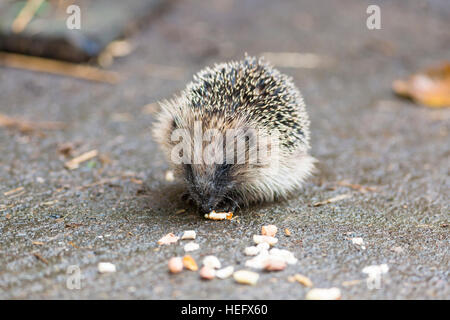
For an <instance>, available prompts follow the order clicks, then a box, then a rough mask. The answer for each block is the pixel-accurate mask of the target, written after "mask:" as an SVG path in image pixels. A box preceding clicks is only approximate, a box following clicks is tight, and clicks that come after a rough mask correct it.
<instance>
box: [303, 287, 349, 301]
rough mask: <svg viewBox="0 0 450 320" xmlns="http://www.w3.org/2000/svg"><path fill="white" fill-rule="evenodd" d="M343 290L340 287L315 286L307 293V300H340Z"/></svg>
mask: <svg viewBox="0 0 450 320" xmlns="http://www.w3.org/2000/svg"><path fill="white" fill-rule="evenodd" d="M339 299H341V290H339V288H329V289H321V288H314V289H311V290H309V292H308V293H307V294H306V300H339Z"/></svg>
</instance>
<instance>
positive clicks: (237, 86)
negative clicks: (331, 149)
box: [153, 56, 315, 213]
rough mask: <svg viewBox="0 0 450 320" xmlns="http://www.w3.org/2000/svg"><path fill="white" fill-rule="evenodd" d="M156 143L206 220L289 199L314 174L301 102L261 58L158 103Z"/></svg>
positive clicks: (197, 80)
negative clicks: (217, 214) (208, 216)
mask: <svg viewBox="0 0 450 320" xmlns="http://www.w3.org/2000/svg"><path fill="white" fill-rule="evenodd" d="M153 135H154V138H155V140H156V141H157V142H158V143H159V144H160V145H161V146H162V148H163V150H164V151H165V153H166V156H167V157H168V159H169V160H170V161H171V164H172V166H173V169H174V172H175V174H176V176H177V177H180V178H183V180H184V181H185V182H186V187H187V192H186V193H185V194H184V195H183V198H184V199H185V200H190V201H193V202H194V203H195V204H196V205H197V206H198V207H199V209H200V210H201V211H203V212H206V213H208V212H211V211H212V210H215V211H234V210H235V209H236V208H238V207H245V206H248V205H250V204H253V203H258V202H264V201H274V200H277V199H285V198H287V197H289V196H290V195H292V194H293V193H294V192H295V191H297V190H298V189H299V188H300V187H301V185H302V183H303V181H304V179H305V178H306V177H307V176H308V175H310V173H311V171H312V170H313V168H314V161H315V160H314V158H312V157H311V156H309V155H308V149H309V120H308V115H307V113H306V111H305V105H304V102H303V98H302V96H301V94H300V92H299V90H298V89H297V88H296V87H295V86H294V84H293V82H292V79H291V78H289V77H287V76H286V75H283V74H281V73H280V72H279V71H278V70H276V69H274V68H273V67H272V66H271V65H269V64H268V63H266V62H265V61H264V60H263V59H262V58H261V59H256V58H254V57H249V56H246V57H245V59H244V60H242V61H239V62H229V63H222V64H216V65H215V66H214V67H212V68H206V69H204V70H202V71H200V72H199V73H197V74H196V75H195V76H194V80H193V81H192V82H191V83H189V84H188V85H187V87H186V88H185V89H184V90H183V91H182V92H181V95H179V96H175V97H174V98H173V99H172V100H170V101H163V102H162V103H161V112H160V113H159V114H158V115H157V122H156V124H155V126H154V129H153ZM255 159H256V160H255Z"/></svg>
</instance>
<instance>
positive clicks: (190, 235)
mask: <svg viewBox="0 0 450 320" xmlns="http://www.w3.org/2000/svg"><path fill="white" fill-rule="evenodd" d="M196 235H197V234H196V233H195V231H194V230H186V231H185V232H184V233H183V235H182V236H181V240H194V239H195V237H196Z"/></svg>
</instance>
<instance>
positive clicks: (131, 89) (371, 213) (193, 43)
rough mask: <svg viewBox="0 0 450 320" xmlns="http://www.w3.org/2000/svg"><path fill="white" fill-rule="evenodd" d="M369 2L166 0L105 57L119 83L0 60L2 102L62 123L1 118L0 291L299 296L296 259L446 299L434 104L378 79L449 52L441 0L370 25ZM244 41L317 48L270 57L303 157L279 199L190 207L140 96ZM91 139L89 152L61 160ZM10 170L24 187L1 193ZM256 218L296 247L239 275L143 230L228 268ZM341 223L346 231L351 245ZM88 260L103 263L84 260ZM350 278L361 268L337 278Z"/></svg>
mask: <svg viewBox="0 0 450 320" xmlns="http://www.w3.org/2000/svg"><path fill="white" fill-rule="evenodd" d="M368 4H369V3H368V2H364V1H359V0H346V1H269V0H258V1H256V0H252V1H250V0H247V1H232V0H227V1H225V0H220V1H219V0H214V1H202V2H199V1H193V0H188V1H183V2H178V3H176V4H175V5H174V6H173V7H172V8H171V10H169V11H168V12H167V13H165V14H164V16H161V17H160V18H159V19H158V20H156V21H153V22H152V23H151V24H150V25H149V27H148V28H146V29H145V30H144V31H142V32H141V33H139V34H136V35H135V36H134V37H132V38H131V39H130V41H131V43H132V44H133V45H134V46H135V50H134V52H133V53H132V54H130V55H129V56H127V57H124V58H121V59H118V60H117V61H116V62H115V63H114V65H113V66H112V67H111V69H112V70H115V71H117V72H119V73H120V74H121V75H122V76H123V77H124V81H122V82H121V83H120V84H118V85H107V84H97V83H91V82H86V81H81V80H76V79H72V78H66V77H58V76H51V75H45V74H38V73H32V72H27V71H21V70H13V69H5V68H0V97H1V99H0V112H1V113H4V114H7V115H9V116H21V117H24V118H26V119H29V120H34V121H50V120H51V121H63V122H65V123H67V124H68V125H69V126H68V128H67V129H65V130H61V131H46V132H45V135H44V136H39V135H24V134H20V133H18V132H16V131H14V130H6V129H5V128H0V150H1V152H0V298H1V299H22V298H26V299H73V298H75V299H78V298H83V299H93V298H98V299H108V298H111V299H133V298H139V299H142V298H144V299H304V298H305V295H306V293H307V292H308V290H309V289H308V288H305V287H303V286H302V285H300V284H299V283H291V282H289V281H288V277H289V276H290V275H293V274H296V273H301V274H303V275H306V276H307V277H309V278H310V279H311V280H312V281H313V283H314V287H318V288H330V287H338V288H340V289H341V292H342V299H449V298H450V286H449V283H448V277H449V237H448V233H449V227H448V224H449V184H450V183H449V178H448V176H449V155H450V148H449V124H450V122H449V119H450V110H448V109H440V110H432V109H429V108H424V107H421V106H417V105H415V104H413V103H411V102H409V101H406V100H401V99H399V98H397V97H395V96H394V95H393V93H392V91H391V82H392V81H393V80H394V79H397V78H400V77H404V76H407V75H409V74H410V73H413V72H415V71H416V70H418V69H420V68H422V67H426V66H428V65H430V64H431V65H432V64H435V63H437V62H440V61H442V60H445V59H447V60H449V59H450V33H449V30H450V19H449V16H450V8H449V4H448V2H447V3H446V1H432V2H431V3H429V4H428V5H426V3H425V1H380V2H379V5H380V7H381V18H382V20H381V21H382V29H381V30H368V29H367V28H366V24H365V23H366V18H367V14H366V8H367V5H368ZM244 52H248V53H249V54H252V55H260V54H261V53H263V52H301V53H306V52H310V53H314V54H317V55H319V56H320V57H326V58H327V61H329V63H326V64H324V65H319V66H318V67H316V68H311V69H306V68H280V70H282V71H283V72H285V73H287V74H289V75H291V76H292V77H293V78H294V81H295V83H296V84H297V85H298V87H299V88H300V89H301V91H302V93H303V95H304V97H305V101H306V104H307V107H308V111H309V114H310V118H311V129H312V154H313V156H314V157H316V158H317V159H318V160H319V165H318V171H317V173H316V174H315V176H314V177H313V178H311V179H309V180H308V182H307V183H306V185H305V187H304V189H303V190H302V191H301V192H300V193H299V194H298V196H296V197H294V198H292V199H290V200H289V201H286V202H280V203H275V204H266V205H262V206H257V207H253V208H250V209H247V210H243V211H240V212H238V213H237V215H238V216H239V219H237V220H233V221H225V222H215V221H207V220H205V219H204V218H202V217H201V216H200V215H198V214H197V213H196V211H195V209H194V208H189V207H187V206H186V205H185V204H184V203H183V202H182V201H181V200H180V199H179V197H180V195H181V193H182V191H183V189H182V188H181V187H180V185H179V184H178V183H177V182H168V181H166V180H165V171H166V170H167V169H168V165H167V163H166V161H165V160H164V158H163V155H162V153H161V152H160V151H159V150H158V148H157V146H156V145H155V143H154V142H153V141H152V138H151V136H150V130H151V126H152V121H153V119H154V114H152V113H151V112H149V109H151V108H146V109H145V108H143V107H144V106H145V105H147V104H149V103H154V102H156V101H157V100H159V99H162V98H166V97H170V96H171V95H172V94H174V93H176V92H177V91H178V90H180V89H182V88H183V87H184V86H185V84H186V83H187V82H188V81H189V80H190V79H191V77H192V75H193V74H194V73H195V72H196V71H198V70H199V69H201V68H202V67H204V66H207V65H209V64H213V63H215V62H221V61H226V60H229V59H239V58H242V57H243V55H244ZM145 110H146V111H145ZM150 111H151V110H150ZM64 143H72V144H73V145H74V149H73V153H72V155H71V156H69V157H65V156H64V155H62V154H61V153H60V152H59V151H58V149H59V148H60V147H61V145H62V144H64ZM92 149H97V150H98V151H99V153H100V154H101V155H102V157H101V158H99V157H97V158H96V159H94V160H93V161H88V162H85V163H83V164H82V165H80V168H78V169H75V170H71V171H70V170H67V169H65V168H64V162H65V161H67V160H69V159H70V158H71V157H73V156H76V155H79V154H81V153H83V152H85V151H89V150H92ZM100 159H103V161H100ZM105 159H107V160H108V159H109V161H106V160H105ZM130 176H133V177H134V178H133V179H131V178H130ZM104 179H109V180H106V181H108V182H106V183H99V184H97V185H90V184H94V183H96V182H99V181H105V180H104ZM140 180H141V181H143V183H142V184H139V183H140ZM341 181H348V182H350V183H353V184H360V185H363V186H373V187H376V191H373V192H367V193H362V192H360V191H358V190H353V189H351V188H349V187H345V186H342V185H339V184H338V182H341ZM18 187H23V188H24V190H25V192H23V193H19V194H16V195H11V196H5V195H4V192H7V191H9V190H11V189H15V188H18ZM347 193H351V195H352V196H351V198H349V199H346V200H342V201H339V202H335V203H331V204H326V205H323V206H318V207H314V206H312V204H313V203H315V202H317V201H322V200H326V199H329V198H332V197H334V196H337V195H340V194H347ZM183 208H185V209H187V211H186V212H185V213H181V214H176V213H175V212H176V211H177V210H179V209H183ZM269 223H270V224H275V225H277V226H278V228H279V230H280V231H279V232H280V234H279V236H278V237H279V244H278V245H277V247H279V248H286V249H288V250H291V251H292V252H293V253H294V254H295V256H296V257H297V258H298V259H299V261H298V263H297V264H296V265H293V266H288V267H287V268H286V269H285V270H284V271H281V272H271V273H268V272H260V274H261V277H260V279H259V281H258V283H257V284H256V285H255V286H245V285H240V284H237V283H235V282H234V280H233V279H226V280H217V279H216V280H213V281H209V282H208V281H204V280H201V279H200V278H199V275H198V273H195V272H191V271H183V272H182V273H180V274H177V275H171V274H169V273H168V272H167V261H168V259H169V258H170V257H172V256H175V255H182V254H183V246H182V245H181V244H177V245H170V246H164V247H161V246H159V245H158V244H157V243H156V242H157V240H158V239H159V238H161V237H162V236H163V235H165V234H167V233H169V232H173V233H175V234H181V233H182V232H183V231H184V230H190V229H192V230H196V232H197V242H198V243H199V244H200V250H198V251H194V252H193V253H192V256H193V257H194V258H195V259H196V260H197V262H198V263H200V262H201V259H202V257H204V256H206V255H210V254H214V255H216V256H218V257H219V259H220V260H221V262H222V265H224V266H227V265H234V266H235V268H236V269H241V268H243V265H244V263H245V261H246V260H247V257H246V256H244V254H243V250H244V248H245V247H246V246H249V245H251V244H252V236H253V234H256V233H259V232H260V228H261V226H263V225H266V224H269ZM285 228H288V229H289V230H290V231H291V233H292V235H291V236H290V237H287V236H285V235H284V234H283V232H282V230H283V229H285ZM352 237H362V238H363V239H364V241H365V243H366V247H367V248H366V250H360V249H358V247H356V246H355V245H353V244H352V243H351V241H350V240H349V239H350V238H352ZM36 241H38V242H42V243H43V244H40V245H39V244H33V242H36ZM396 247H400V248H401V249H398V248H397V249H394V248H396ZM35 253H38V254H39V255H40V256H42V257H43V258H44V259H46V261H47V264H46V263H44V262H43V261H41V260H39V259H37V258H36V257H35V255H34V254H35ZM102 261H106V262H112V263H114V264H115V265H116V267H117V272H116V273H113V274H99V273H98V272H97V264H98V262H102ZM383 263H386V264H387V265H388V266H389V272H388V273H387V274H385V275H383V277H382V283H381V288H380V289H374V290H370V289H369V288H368V287H367V285H366V283H365V281H364V279H365V278H366V275H365V274H364V273H362V269H363V268H364V267H366V266H369V265H378V264H383ZM71 265H77V266H78V267H79V268H80V270H81V274H82V279H81V289H79V290H76V289H75V290H70V289H68V288H67V286H66V281H67V278H68V275H67V274H66V270H67V268H68V267H69V266H71ZM353 280H362V281H360V282H350V285H348V283H346V282H348V281H353Z"/></svg>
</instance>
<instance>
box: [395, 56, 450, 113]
mask: <svg viewBox="0 0 450 320" xmlns="http://www.w3.org/2000/svg"><path fill="white" fill-rule="evenodd" d="M392 88H393V90H394V92H395V93H396V94H398V95H400V96H403V97H407V98H411V99H413V100H414V101H416V102H418V103H420V104H423V105H425V106H427V107H432V108H442V107H450V62H444V63H442V64H441V65H440V66H437V67H433V68H429V69H427V70H424V71H421V72H419V73H417V74H413V75H412V76H410V77H409V78H408V79H406V80H396V81H394V82H393V84H392Z"/></svg>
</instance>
